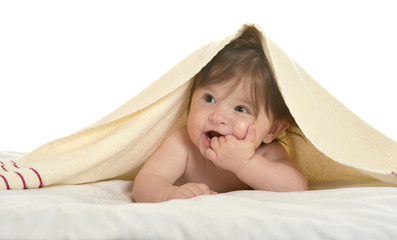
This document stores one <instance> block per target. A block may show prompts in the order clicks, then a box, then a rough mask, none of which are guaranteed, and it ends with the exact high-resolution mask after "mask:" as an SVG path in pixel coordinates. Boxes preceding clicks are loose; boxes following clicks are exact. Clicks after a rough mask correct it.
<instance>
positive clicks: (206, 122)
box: [133, 28, 307, 202]
mask: <svg viewBox="0 0 397 240" xmlns="http://www.w3.org/2000/svg"><path fill="white" fill-rule="evenodd" d="M189 100H190V105H189V115H188V119H187V126H186V127H183V128H180V129H177V130H176V131H175V132H173V133H171V134H170V135H169V136H168V137H167V138H166V139H165V140H164V141H163V142H162V144H161V145H160V147H159V148H158V149H157V150H156V151H155V152H154V154H153V155H152V156H151V157H150V158H149V159H148V160H147V161H146V163H145V164H144V166H143V167H142V169H141V170H140V172H139V173H138V175H137V176H136V178H135V183H134V188H133V195H134V198H135V200H136V201H137V202H160V201H166V200H170V199H175V198H192V197H195V196H199V195H203V194H216V193H222V192H228V191H234V190H246V189H256V190H266V191H301V190H306V189H307V179H306V177H305V175H304V174H303V173H302V172H301V170H300V169H299V168H298V167H297V166H296V165H295V164H294V163H293V162H292V161H291V160H290V158H289V156H288V154H287V152H286V150H285V149H284V148H283V146H282V145H281V144H280V142H279V141H278V140H277V137H278V135H279V134H280V133H281V132H283V131H284V130H286V129H287V128H288V127H289V126H291V125H292V126H296V123H295V120H294V118H293V117H292V115H291V114H290V112H289V110H288V108H287V106H286V105H285V103H284V100H283V98H282V96H281V93H280V92H279V90H278V87H277V84H276V82H275V80H274V77H273V74H272V71H271V68H270V66H269V63H268V61H267V59H266V57H265V55H264V52H263V49H262V46H261V42H260V39H259V37H258V33H257V30H256V29H254V28H249V29H247V30H246V31H245V32H244V33H243V34H242V35H241V36H240V37H239V38H237V39H236V40H234V41H232V42H231V43H229V44H228V45H227V46H225V48H224V49H222V50H221V51H220V52H219V53H218V54H217V55H216V56H215V57H214V58H213V59H212V60H211V61H210V62H209V63H208V64H207V65H206V66H205V67H204V68H203V69H202V70H201V71H200V72H199V73H198V74H197V75H196V76H195V79H194V82H193V86H192V88H191V93H190V99H189Z"/></svg>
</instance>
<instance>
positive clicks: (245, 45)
mask: <svg viewBox="0 0 397 240" xmlns="http://www.w3.org/2000/svg"><path fill="white" fill-rule="evenodd" d="M230 80H233V81H234V82H235V83H234V87H236V86H237V85H238V83H239V82H240V81H244V83H245V84H246V86H247V90H248V92H249V93H251V94H250V96H249V97H250V101H251V102H252V105H253V107H254V115H255V116H257V114H258V113H259V110H260V109H261V108H262V107H264V108H265V113H266V114H267V115H269V113H270V114H271V116H272V117H273V120H274V121H278V120H284V121H287V122H288V123H289V124H290V126H297V124H296V122H295V119H294V118H293V116H292V115H291V113H290V111H289V109H288V107H287V105H286V104H285V102H284V99H283V97H282V95H281V93H280V91H279V89H278V86H277V83H276V81H275V78H274V75H273V72H272V69H271V67H270V64H269V62H268V61H267V59H266V56H265V54H264V51H263V48H262V44H261V40H260V38H259V33H258V30H256V29H255V28H253V27H251V28H247V29H246V30H245V32H244V33H243V34H242V35H241V36H240V37H238V38H237V39H235V40H233V41H232V42H230V43H229V44H227V45H226V46H225V47H224V48H223V49H222V50H221V51H220V52H219V53H218V54H217V55H216V56H215V57H214V58H213V59H212V60H211V61H210V62H209V63H208V64H207V65H206V66H205V67H204V68H203V69H202V70H201V71H200V72H199V73H198V74H197V75H196V76H195V79H194V83H193V85H192V88H191V92H190V101H191V98H192V96H193V92H194V90H195V89H197V88H198V87H201V86H205V85H208V84H215V83H222V82H225V81H230ZM231 90H233V89H231Z"/></svg>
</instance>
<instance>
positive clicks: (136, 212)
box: [0, 152, 397, 240]
mask: <svg viewBox="0 0 397 240" xmlns="http://www.w3.org/2000/svg"><path fill="white" fill-rule="evenodd" d="M18 156H20V154H19V153H13V152H0V160H4V159H11V158H16V157H18ZM349 184H350V185H345V186H344V187H342V188H336V189H335V188H334V189H332V186H331V185H332V183H330V188H331V189H326V190H311V191H306V192H294V193H275V192H265V191H235V192H231V193H226V194H218V195H211V196H199V197H196V198H193V199H188V200H172V201H168V202H163V203H156V204H150V203H134V202H133V201H132V195H131V189H132V185H133V182H132V181H121V180H112V181H104V182H97V183H91V184H84V185H66V186H52V187H48V188H41V189H33V190H18V191H0V239H10V238H20V239H360V240H362V239H377V240H380V239H394V238H396V236H397V188H395V187H384V186H382V187H380V186H379V185H377V184H378V183H373V184H371V183H365V184H364V185H362V184H361V183H349ZM360 184H361V185H362V186H366V187H358V186H360ZM338 186H341V185H340V184H338ZM368 186H372V187H368ZM315 188H316V186H314V187H313V189H315Z"/></svg>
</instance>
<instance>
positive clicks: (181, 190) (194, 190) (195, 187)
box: [168, 183, 217, 200]
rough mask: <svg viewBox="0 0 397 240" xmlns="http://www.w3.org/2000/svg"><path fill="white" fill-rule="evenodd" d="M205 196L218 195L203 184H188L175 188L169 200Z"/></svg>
mask: <svg viewBox="0 0 397 240" xmlns="http://www.w3.org/2000/svg"><path fill="white" fill-rule="evenodd" d="M205 194H217V193H216V192H214V191H212V190H210V189H209V187H208V186H207V185H205V184H203V183H186V184H183V185H182V186H180V187H174V188H173V189H172V190H171V193H170V194H169V196H168V200H171V199H186V198H192V197H196V196H199V195H205Z"/></svg>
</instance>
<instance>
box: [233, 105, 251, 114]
mask: <svg viewBox="0 0 397 240" xmlns="http://www.w3.org/2000/svg"><path fill="white" fill-rule="evenodd" d="M235 110H236V111H237V112H241V113H249V111H248V109H247V108H246V107H243V106H237V107H236V108H235Z"/></svg>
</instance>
